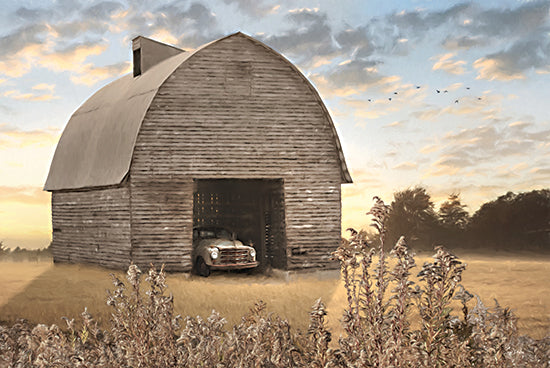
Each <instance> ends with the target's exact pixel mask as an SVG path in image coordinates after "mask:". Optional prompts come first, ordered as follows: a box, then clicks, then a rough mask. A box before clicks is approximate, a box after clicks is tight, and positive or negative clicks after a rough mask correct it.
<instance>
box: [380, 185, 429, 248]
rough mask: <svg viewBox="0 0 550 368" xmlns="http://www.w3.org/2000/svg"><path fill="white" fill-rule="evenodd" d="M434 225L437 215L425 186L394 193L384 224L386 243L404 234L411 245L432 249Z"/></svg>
mask: <svg viewBox="0 0 550 368" xmlns="http://www.w3.org/2000/svg"><path fill="white" fill-rule="evenodd" d="M436 226H437V215H436V213H435V210H434V204H433V202H432V200H431V197H430V195H429V194H428V192H427V191H426V188H423V187H420V186H417V187H414V188H408V189H405V190H402V191H399V192H395V193H394V199H393V202H392V203H391V210H390V215H389V217H388V219H387V224H386V229H387V239H388V241H389V242H387V244H393V243H395V242H396V241H397V240H398V239H399V237H400V236H405V238H406V240H407V241H408V242H409V244H411V245H412V246H413V247H416V248H424V249H432V248H433V244H432V243H433V232H434V229H435V227H436Z"/></svg>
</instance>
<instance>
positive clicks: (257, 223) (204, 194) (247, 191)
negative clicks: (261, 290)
mask: <svg viewBox="0 0 550 368" xmlns="http://www.w3.org/2000/svg"><path fill="white" fill-rule="evenodd" d="M284 208H285V206H284V196H283V180H282V179H194V180H193V226H208V225H214V226H222V227H225V228H227V229H229V230H231V231H234V232H236V233H237V237H238V239H239V240H241V241H242V242H243V243H244V244H248V243H249V242H251V243H252V244H253V246H254V248H255V249H256V253H257V260H258V261H260V265H259V267H258V270H259V271H265V270H266V269H268V268H278V269H286V267H287V260H286V234H285V223H284V221H285V213H284Z"/></svg>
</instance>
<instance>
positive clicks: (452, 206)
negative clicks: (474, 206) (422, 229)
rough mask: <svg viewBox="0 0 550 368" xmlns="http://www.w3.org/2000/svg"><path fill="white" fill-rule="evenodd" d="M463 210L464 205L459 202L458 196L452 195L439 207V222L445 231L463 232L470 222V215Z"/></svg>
mask: <svg viewBox="0 0 550 368" xmlns="http://www.w3.org/2000/svg"><path fill="white" fill-rule="evenodd" d="M465 208H466V205H465V204H462V202H460V195H459V194H457V193H452V194H450V195H449V198H448V199H447V200H446V201H445V202H443V203H442V204H441V205H440V206H439V212H438V215H439V221H441V224H442V225H443V227H445V228H447V229H451V230H464V229H465V228H466V226H467V225H468V222H469V221H470V215H469V214H468V211H466V209H465Z"/></svg>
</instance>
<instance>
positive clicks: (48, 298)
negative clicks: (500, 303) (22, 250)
mask: <svg viewBox="0 0 550 368" xmlns="http://www.w3.org/2000/svg"><path fill="white" fill-rule="evenodd" d="M0 268H1V269H2V271H3V272H1V273H0V284H2V285H7V286H8V288H10V289H12V290H14V292H8V293H6V294H4V293H2V294H0V320H4V321H8V322H9V321H15V320H16V319H17V318H25V319H28V320H29V321H30V322H32V323H45V324H52V323H55V324H59V323H60V322H61V317H62V316H66V317H70V318H73V317H77V316H79V315H80V313H82V311H83V310H84V307H87V308H88V310H89V311H92V312H93V315H94V318H95V319H96V320H97V321H98V322H99V323H100V325H101V326H107V324H108V321H109V317H110V313H111V310H110V308H109V307H108V306H107V305H106V303H105V298H106V296H107V293H106V290H108V289H111V288H112V283H111V278H110V277H109V273H111V272H113V271H111V270H106V269H103V268H100V267H93V266H85V265H64V264H62V265H60V264H56V265H54V264H51V263H32V262H28V263H25V262H18V263H9V262H2V263H0ZM114 273H115V274H116V275H117V276H118V277H121V278H123V277H124V276H123V275H124V272H120V271H116V272H114ZM10 284H17V285H19V286H18V287H19V289H17V292H15V289H14V288H13V287H11V286H9V285H10ZM24 284H26V286H25V287H24V288H23V285H24ZM167 284H168V292H169V293H172V294H173V295H174V308H175V310H176V312H177V313H179V314H181V315H190V316H197V315H201V316H202V317H207V316H209V315H210V313H211V312H212V310H213V309H215V310H216V311H218V312H219V313H220V314H221V315H223V316H224V318H226V319H227V321H228V324H229V325H234V324H236V323H238V322H239V321H240V319H241V317H242V316H243V315H244V314H245V313H246V312H247V311H248V309H249V308H250V306H252V305H254V303H255V302H257V301H258V300H260V299H261V300H263V301H264V302H265V303H266V304H267V307H268V310H269V311H270V312H274V313H277V314H278V315H280V316H281V317H284V318H286V319H288V321H289V322H290V323H291V325H292V326H293V327H295V328H300V329H302V330H305V329H307V326H308V321H307V316H308V313H309V312H310V308H311V305H313V303H314V302H315V300H316V299H318V298H322V299H323V300H330V299H331V298H332V296H333V294H334V292H335V290H336V287H337V285H338V280H336V279H335V278H334V277H332V278H330V277H324V278H318V277H315V276H312V275H303V276H298V277H296V278H295V279H293V281H291V282H288V283H287V282H285V281H284V280H282V279H278V278H274V277H267V276H250V275H246V274H239V273H225V272H216V273H214V274H213V275H212V276H210V277H209V278H207V279H205V278H202V277H197V276H191V277H189V276H188V275H186V274H168V275H167Z"/></svg>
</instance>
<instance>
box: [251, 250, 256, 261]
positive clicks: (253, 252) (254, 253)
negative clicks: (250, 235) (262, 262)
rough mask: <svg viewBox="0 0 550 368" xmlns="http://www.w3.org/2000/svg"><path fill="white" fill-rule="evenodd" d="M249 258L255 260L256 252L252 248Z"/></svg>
mask: <svg viewBox="0 0 550 368" xmlns="http://www.w3.org/2000/svg"><path fill="white" fill-rule="evenodd" d="M250 258H252V260H255V259H256V250H255V249H254V248H252V249H250Z"/></svg>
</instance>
